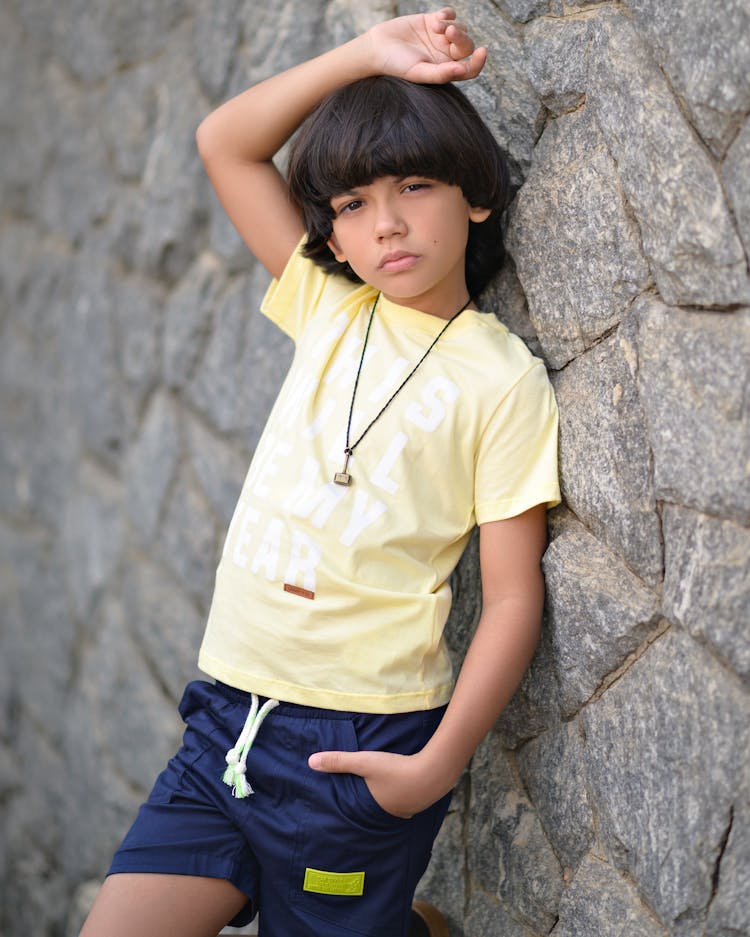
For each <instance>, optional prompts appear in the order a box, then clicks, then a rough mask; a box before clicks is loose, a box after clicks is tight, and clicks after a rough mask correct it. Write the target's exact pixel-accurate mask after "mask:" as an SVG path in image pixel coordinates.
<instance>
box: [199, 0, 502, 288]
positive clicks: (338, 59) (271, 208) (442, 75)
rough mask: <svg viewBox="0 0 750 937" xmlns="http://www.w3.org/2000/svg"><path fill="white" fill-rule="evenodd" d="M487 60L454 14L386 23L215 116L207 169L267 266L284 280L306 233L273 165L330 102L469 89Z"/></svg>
mask: <svg viewBox="0 0 750 937" xmlns="http://www.w3.org/2000/svg"><path fill="white" fill-rule="evenodd" d="M485 58H486V52H485V50H484V49H476V50H475V49H474V44H473V42H472V41H471V39H470V37H469V36H468V34H467V32H466V29H465V27H464V26H463V25H462V24H460V23H456V21H455V13H454V11H453V10H452V9H450V8H449V7H446V8H445V9H443V10H440V11H438V12H436V13H428V14H415V15H412V16H402V17H399V18H397V19H394V20H388V21H387V22H385V23H379V24H378V25H377V26H374V27H373V28H372V29H370V30H368V31H367V32H366V33H363V34H362V35H361V36H358V37H357V38H356V39H353V40H351V41H350V42H347V43H345V44H344V45H341V46H339V47H338V48H336V49H333V50H331V51H330V52H326V53H325V54H324V55H321V56H318V57H317V58H314V59H311V60H310V61H308V62H305V63H303V64H301V65H298V66H296V67H295V68H292V69H289V70H288V71H285V72H281V73H280V74H278V75H276V76H274V77H273V78H269V79H267V80H266V81H263V82H261V83H259V84H257V85H255V86H254V87H252V88H250V89H249V90H248V91H245V92H243V93H242V94H239V95H237V97H234V98H232V99H231V100H230V101H227V103H226V104H223V105H222V106H221V107H219V108H218V109H217V110H215V111H213V112H212V113H211V114H209V115H208V117H206V119H205V120H204V121H203V122H202V123H201V124H200V126H199V127H198V130H197V133H196V140H197V144H198V150H199V152H200V156H201V159H202V160H203V163H204V165H205V167H206V171H207V173H208V175H209V178H210V179H211V183H212V184H213V186H214V189H215V190H216V193H217V195H218V197H219V199H220V200H221V203H222V205H223V206H224V209H225V210H226V212H227V214H228V215H229V217H230V219H231V220H232V222H233V224H234V226H235V227H236V228H237V230H238V231H239V233H240V235H241V237H242V239H243V240H244V241H245V243H246V244H247V246H248V247H249V248H250V250H251V251H252V253H253V254H254V255H255V256H256V257H257V258H258V260H259V261H260V262H261V263H262V264H263V266H264V267H266V269H267V270H268V271H269V272H270V273H271V274H272V275H273V276H279V275H280V274H281V272H282V271H283V269H284V267H285V266H286V263H287V261H288V259H289V257H290V256H291V254H292V252H293V250H294V248H295V247H296V245H297V243H298V242H299V239H300V238H301V236H302V233H303V230H304V229H303V225H302V217H301V214H300V211H299V209H298V208H297V206H295V205H293V204H292V202H291V200H290V199H289V195H288V191H287V187H286V182H285V181H284V178H283V176H282V175H281V173H280V172H279V171H278V170H277V169H276V167H275V166H274V164H273V162H272V160H273V157H274V156H275V154H276V153H277V152H278V151H279V150H280V148H281V147H282V146H283V145H284V143H285V142H286V141H287V140H288V139H289V137H291V136H292V134H293V133H294V131H295V130H296V129H297V128H298V127H299V125H300V124H301V123H302V121H303V120H304V119H305V118H306V117H307V115H308V114H309V113H310V112H311V111H312V110H313V109H314V108H315V107H316V106H317V105H318V104H319V103H320V102H321V101H322V100H323V98H324V97H326V95H328V94H330V93H331V92H332V91H335V90H336V89H337V88H340V87H341V86H343V85H345V84H349V83H350V82H352V81H356V80H358V79H360V78H366V77H368V76H370V75H395V76H398V77H401V78H405V79H407V80H409V81H415V82H421V83H425V84H427V83H436V84H440V83H444V82H447V81H461V80H463V79H466V78H473V77H475V76H476V75H478V74H479V72H480V71H481V69H482V67H483V65H484V61H485Z"/></svg>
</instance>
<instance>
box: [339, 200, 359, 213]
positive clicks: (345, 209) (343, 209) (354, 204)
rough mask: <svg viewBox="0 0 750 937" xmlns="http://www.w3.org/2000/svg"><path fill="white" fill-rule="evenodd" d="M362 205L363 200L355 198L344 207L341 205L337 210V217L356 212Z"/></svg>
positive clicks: (345, 203)
mask: <svg viewBox="0 0 750 937" xmlns="http://www.w3.org/2000/svg"><path fill="white" fill-rule="evenodd" d="M361 205H362V199H359V198H355V199H352V200H351V202H344V204H343V205H339V206H338V207H337V208H336V214H337V215H345V214H347V213H348V212H353V211H356V210H357V209H358V208H359V207H360V206H361Z"/></svg>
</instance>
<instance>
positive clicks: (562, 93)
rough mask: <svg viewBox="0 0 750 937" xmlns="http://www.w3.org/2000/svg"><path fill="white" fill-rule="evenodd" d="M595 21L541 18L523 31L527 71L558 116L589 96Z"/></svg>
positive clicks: (548, 106)
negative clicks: (587, 89) (592, 35)
mask: <svg viewBox="0 0 750 937" xmlns="http://www.w3.org/2000/svg"><path fill="white" fill-rule="evenodd" d="M592 25H593V24H592V20H591V19H588V18H586V19H581V18H578V17H575V18H570V19H562V20H554V19H548V18H543V19H538V20H535V21H534V22H533V23H530V24H529V26H528V27H527V28H526V30H525V31H524V37H523V43H524V51H525V52H526V61H527V66H526V67H527V74H528V77H529V81H530V82H531V84H532V85H533V86H534V90H535V91H536V93H537V94H538V95H539V97H540V98H541V100H542V104H544V106H545V107H546V108H547V109H548V110H549V111H550V112H551V113H552V114H554V115H555V116H559V115H560V114H564V113H566V112H567V111H572V110H575V109H576V108H577V107H580V105H581V104H583V102H584V100H585V98H586V86H587V80H588V48H589V44H590V41H591V33H592Z"/></svg>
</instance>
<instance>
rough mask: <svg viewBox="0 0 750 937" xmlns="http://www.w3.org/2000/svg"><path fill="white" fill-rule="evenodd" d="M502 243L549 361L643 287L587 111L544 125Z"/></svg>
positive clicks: (637, 256)
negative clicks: (511, 259)
mask: <svg viewBox="0 0 750 937" xmlns="http://www.w3.org/2000/svg"><path fill="white" fill-rule="evenodd" d="M508 246H509V249H510V251H511V253H512V255H513V258H514V260H515V264H516V268H517V270H518V276H519V279H520V281H521V283H522V285H523V288H524V291H525V293H526V297H527V299H528V303H529V315H530V317H531V321H532V323H533V324H534V328H535V329H536V333H537V335H538V336H539V340H540V342H541V346H542V350H543V352H544V356H545V358H546V359H547V361H548V362H549V363H550V365H551V366H552V367H553V368H561V367H563V365H565V364H567V362H568V361H570V360H571V359H572V358H575V357H576V356H577V355H579V354H581V353H582V352H584V351H585V350H586V349H587V348H589V347H591V346H592V345H593V344H594V343H595V342H596V341H597V340H598V339H600V338H601V336H602V335H604V334H605V333H606V332H607V331H609V330H611V329H612V327H613V326H615V325H616V324H617V323H618V322H619V321H620V319H621V318H622V317H623V315H624V314H625V313H626V311H627V308H628V306H629V304H630V302H631V301H632V299H633V297H634V296H636V295H637V294H638V293H640V292H641V290H642V289H643V288H644V287H645V285H646V284H647V282H648V279H649V271H648V266H647V264H646V262H645V261H644V259H643V257H642V255H641V250H640V237H639V233H638V229H637V227H636V225H635V223H634V222H633V220H632V218H631V217H630V216H629V212H628V208H627V205H626V203H625V200H624V198H623V195H622V191H621V189H620V185H619V181H618V178H617V171H616V167H615V164H614V161H613V160H612V157H611V156H610V155H609V153H608V152H607V148H606V146H605V144H604V140H603V138H602V135H601V132H600V131H599V129H598V127H597V125H596V122H595V121H593V120H592V117H591V114H590V112H589V111H588V110H587V109H584V110H579V111H577V112H576V113H575V114H569V115H565V116H563V117H560V118H558V119H557V120H553V121H550V122H549V123H548V125H547V127H546V129H545V131H544V133H543V135H542V138H541V139H540V141H539V143H538V145H537V148H536V151H535V155H534V165H533V167H532V170H531V173H530V174H529V177H528V179H527V180H526V183H525V184H524V186H523V188H522V189H521V190H520V192H519V193H518V196H517V198H516V201H515V203H514V206H513V210H512V213H511V220H510V224H509V229H508Z"/></svg>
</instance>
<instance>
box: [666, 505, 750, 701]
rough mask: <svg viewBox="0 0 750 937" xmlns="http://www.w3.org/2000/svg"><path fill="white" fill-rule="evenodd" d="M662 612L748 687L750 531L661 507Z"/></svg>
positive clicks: (694, 514) (749, 649) (749, 657)
mask: <svg viewBox="0 0 750 937" xmlns="http://www.w3.org/2000/svg"><path fill="white" fill-rule="evenodd" d="M663 530H664V552H665V566H666V569H665V574H664V602H663V610H664V614H665V615H666V616H667V618H669V619H670V621H673V622H677V623H679V624H680V625H682V626H683V627H685V628H686V629H687V630H688V631H689V632H690V633H691V634H692V635H693V637H695V638H696V639H697V640H698V641H701V642H706V643H707V644H709V645H710V646H711V647H712V648H713V649H714V651H715V652H716V653H717V654H718V655H719V656H720V657H721V658H722V659H723V660H725V661H727V662H728V663H729V665H730V666H731V667H732V668H733V670H734V671H735V672H736V673H737V674H738V675H739V676H740V677H741V678H742V680H744V681H745V683H747V684H750V643H748V640H747V626H748V622H750V577H749V576H748V558H749V557H750V530H748V529H747V528H746V527H738V526H737V525H736V524H732V523H730V522H729V521H720V520H717V519H716V518H713V517H707V516H706V515H705V514H698V513H696V512H695V511H690V510H688V509H687V508H682V507H678V506H677V505H665V507H664V520H663Z"/></svg>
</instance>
